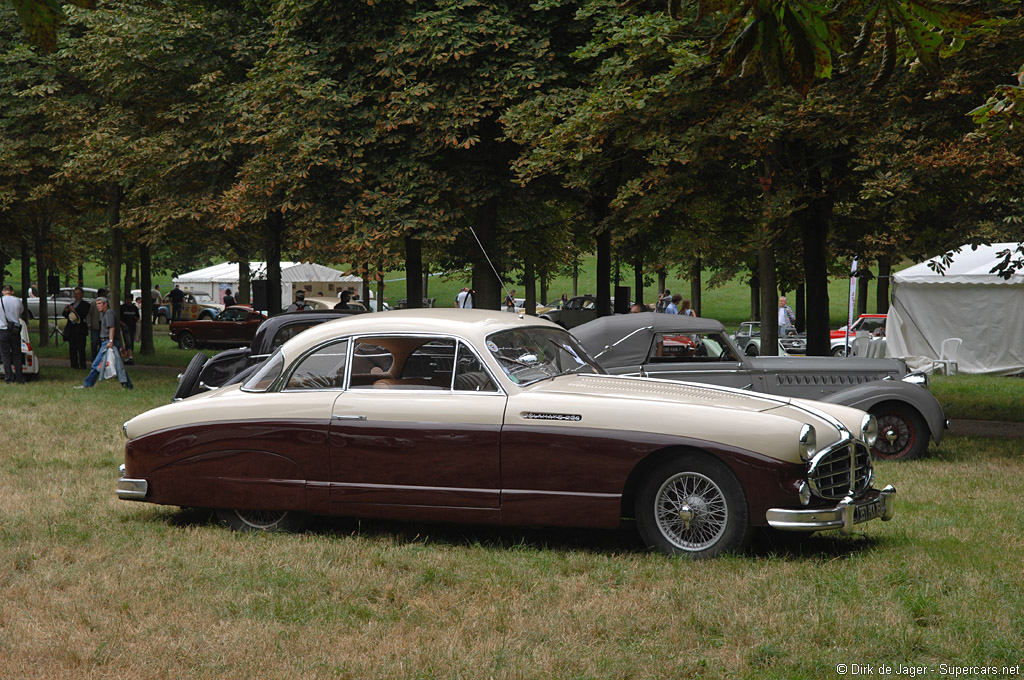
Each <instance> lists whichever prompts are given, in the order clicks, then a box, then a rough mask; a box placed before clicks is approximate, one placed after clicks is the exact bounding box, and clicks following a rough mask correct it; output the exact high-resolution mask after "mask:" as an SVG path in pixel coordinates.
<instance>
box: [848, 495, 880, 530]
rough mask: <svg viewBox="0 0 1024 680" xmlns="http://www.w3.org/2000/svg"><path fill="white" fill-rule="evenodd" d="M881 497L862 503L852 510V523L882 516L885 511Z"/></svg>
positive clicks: (868, 520)
mask: <svg viewBox="0 0 1024 680" xmlns="http://www.w3.org/2000/svg"><path fill="white" fill-rule="evenodd" d="M882 500H883V499H882V498H876V499H875V500H873V501H871V502H870V503H865V504H864V505H858V506H857V507H855V508H854V510H853V523H854V524H860V523H861V522H870V521H871V520H873V519H877V518H879V517H881V516H882V513H883V512H884V511H885V504H884V503H882Z"/></svg>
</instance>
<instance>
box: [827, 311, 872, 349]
mask: <svg viewBox="0 0 1024 680" xmlns="http://www.w3.org/2000/svg"><path fill="white" fill-rule="evenodd" d="M885 319H886V315H885V314H861V315H860V317H858V318H857V320H856V321H854V322H853V323H852V324H851V325H850V334H849V343H850V346H852V345H853V341H854V338H856V337H857V334H858V333H866V334H868V335H870V336H871V337H885ZM829 341H830V342H831V349H830V351H831V353H832V356H834V357H844V356H846V355H847V353H848V348H847V334H846V326H841V327H840V328H839V329H838V330H834V331H829Z"/></svg>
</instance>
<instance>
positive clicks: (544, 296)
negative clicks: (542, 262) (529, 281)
mask: <svg viewBox="0 0 1024 680" xmlns="http://www.w3.org/2000/svg"><path fill="white" fill-rule="evenodd" d="M540 301H541V303H542V304H545V305H546V304H547V303H548V273H547V272H546V271H545V272H544V273H543V274H541V275H540ZM527 313H529V311H528V312H527ZM534 314H536V309H534Z"/></svg>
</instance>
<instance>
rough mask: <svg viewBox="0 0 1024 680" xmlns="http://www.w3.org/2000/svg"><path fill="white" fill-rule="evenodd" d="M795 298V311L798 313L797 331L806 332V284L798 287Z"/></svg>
mask: <svg viewBox="0 0 1024 680" xmlns="http://www.w3.org/2000/svg"><path fill="white" fill-rule="evenodd" d="M793 297H794V298H795V299H794V301H793V307H794V309H793V311H794V312H796V329H797V331H799V332H800V333H803V332H804V329H805V328H807V309H806V306H805V303H804V297H805V294H804V284H802V283H801V284H800V285H799V286H797V287H796V293H795V294H794V295H793Z"/></svg>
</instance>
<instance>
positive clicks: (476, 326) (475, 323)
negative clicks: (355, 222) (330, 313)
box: [271, 308, 561, 352]
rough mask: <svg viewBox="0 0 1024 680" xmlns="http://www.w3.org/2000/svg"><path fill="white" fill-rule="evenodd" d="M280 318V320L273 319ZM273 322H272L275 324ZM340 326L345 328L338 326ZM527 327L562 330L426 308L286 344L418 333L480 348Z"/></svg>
mask: <svg viewBox="0 0 1024 680" xmlns="http://www.w3.org/2000/svg"><path fill="white" fill-rule="evenodd" d="M325 312H326V310H324V311H322V312H297V313H292V315H293V316H300V315H302V314H318V313H319V314H323V313H325ZM274 318H277V317H274ZM272 320H273V319H271V321H272ZM338 324H344V326H339V325H338ZM525 326H547V327H551V328H557V329H559V330H561V327H560V326H558V325H557V324H554V323H552V322H550V321H547V320H545V319H539V318H537V317H535V316H527V315H525V314H509V313H508V312H504V311H498V310H496V309H456V308H424V309H397V310H391V311H387V312H374V313H372V314H370V313H364V314H356V315H351V316H349V317H347V318H344V319H338V320H336V321H333V322H330V323H324V324H322V325H320V326H317V327H316V328H311V329H309V330H308V331H306V332H305V333H303V334H302V336H301V338H300V337H296V338H294V339H292V340H289V341H288V343H286V347H287V346H289V345H291V347H289V348H288V351H289V352H290V351H292V350H298V351H302V350H303V349H305V348H306V347H312V346H314V345H317V344H319V343H321V342H325V341H327V340H330V339H331V338H333V337H336V336H338V335H360V334H376V333H415V334H426V335H435V334H436V335H445V336H450V335H456V336H459V337H463V338H466V339H467V340H469V341H470V342H474V343H478V344H481V345H482V343H483V341H484V338H486V337H487V336H488V335H490V334H491V333H494V332H496V331H500V330H505V329H507V328H515V327H525Z"/></svg>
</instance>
